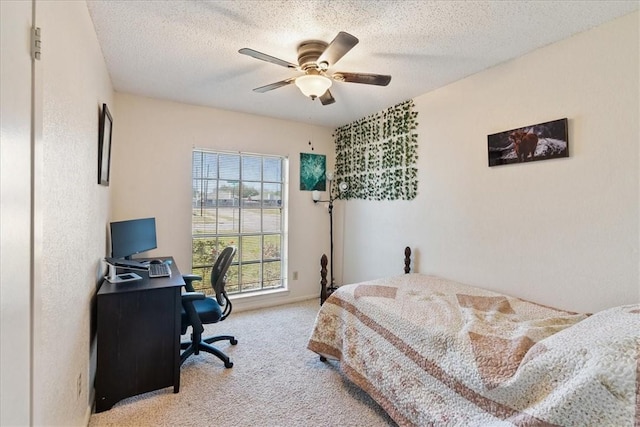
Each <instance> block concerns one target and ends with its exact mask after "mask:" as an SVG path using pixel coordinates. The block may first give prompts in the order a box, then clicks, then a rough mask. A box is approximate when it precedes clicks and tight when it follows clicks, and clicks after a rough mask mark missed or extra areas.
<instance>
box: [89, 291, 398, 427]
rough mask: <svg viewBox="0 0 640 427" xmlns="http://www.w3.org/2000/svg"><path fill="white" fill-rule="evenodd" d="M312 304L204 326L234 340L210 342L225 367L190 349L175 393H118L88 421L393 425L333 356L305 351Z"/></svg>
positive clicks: (314, 306) (111, 423) (250, 313)
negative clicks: (116, 399)
mask: <svg viewBox="0 0 640 427" xmlns="http://www.w3.org/2000/svg"><path fill="white" fill-rule="evenodd" d="M318 308H319V305H318V300H315V299H314V300H309V301H304V302H301V303H296V304H289V305H283V306H279V307H273V308H267V309H261V310H253V311H246V312H240V313H232V314H231V315H230V316H229V318H228V319H226V320H225V321H224V322H221V323H217V324H213V325H206V326H205V328H206V330H205V333H204V336H210V335H220V334H226V333H229V334H232V335H234V336H235V337H236V338H237V339H238V344H237V345H235V346H232V345H230V344H229V343H228V342H227V343H217V344H218V347H219V348H220V349H221V350H222V351H224V352H225V353H227V355H228V356H229V357H230V358H231V361H232V362H233V363H234V365H233V368H231V369H225V368H224V365H223V363H222V362H221V361H220V360H219V359H218V358H217V357H215V356H213V355H211V354H208V353H200V354H199V355H198V356H191V357H190V358H189V359H187V361H185V363H184V364H183V365H182V368H181V372H180V374H181V376H180V393H177V394H174V393H173V388H172V387H170V388H165V389H162V390H157V391H154V392H150V393H145V394H142V395H138V396H135V397H131V398H128V399H125V400H122V401H120V402H118V403H117V404H116V405H114V407H113V408H112V409H110V410H109V411H106V412H101V413H99V414H92V416H91V419H90V421H89V426H90V427H98V426H234V427H235V426H238V427H240V426H252V427H253V426H395V425H396V424H395V423H394V422H393V421H392V420H391V418H389V416H388V415H387V414H386V413H385V412H384V411H383V410H382V408H380V406H378V405H377V404H376V403H375V402H374V401H373V400H372V399H371V398H370V397H369V396H368V395H367V394H366V393H364V392H363V391H362V390H360V389H359V388H358V387H357V386H355V385H354V384H353V383H351V382H350V381H349V380H347V379H346V378H345V377H344V376H343V375H342V374H341V372H340V365H339V363H338V362H335V361H329V362H321V361H320V359H319V357H318V355H317V354H315V353H313V352H311V351H309V350H307V340H308V338H309V336H310V335H311V329H312V327H313V322H314V320H315V317H316V314H317V312H318Z"/></svg>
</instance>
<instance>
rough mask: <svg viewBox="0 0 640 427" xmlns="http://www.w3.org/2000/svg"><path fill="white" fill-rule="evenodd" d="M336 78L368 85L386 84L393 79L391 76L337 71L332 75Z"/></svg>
mask: <svg viewBox="0 0 640 427" xmlns="http://www.w3.org/2000/svg"><path fill="white" fill-rule="evenodd" d="M331 77H332V78H333V79H334V80H337V81H342V82H347V83H363V84H366V85H377V86H386V85H388V84H389V82H390V81H391V76H385V75H382V74H368V73H343V72H337V73H334V74H333V76H331Z"/></svg>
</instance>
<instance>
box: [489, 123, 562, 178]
mask: <svg viewBox="0 0 640 427" xmlns="http://www.w3.org/2000/svg"><path fill="white" fill-rule="evenodd" d="M487 140H488V141H487V147H488V155H489V166H497V165H507V164H510V163H524V162H533V161H538V160H548V159H555V158H558V157H569V134H568V129H567V119H566V118H564V119H558V120H553V121H550V122H544V123H538V124H535V125H529V126H524V127H521V128H517V129H511V130H507V131H503V132H499V133H494V134H493V135H489V136H488V137H487Z"/></svg>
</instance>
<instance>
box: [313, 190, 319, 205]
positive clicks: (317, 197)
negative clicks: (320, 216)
mask: <svg viewBox="0 0 640 427" xmlns="http://www.w3.org/2000/svg"><path fill="white" fill-rule="evenodd" d="M311 198H312V199H313V201H314V202H317V201H318V200H320V192H319V191H318V190H313V191H312V192H311Z"/></svg>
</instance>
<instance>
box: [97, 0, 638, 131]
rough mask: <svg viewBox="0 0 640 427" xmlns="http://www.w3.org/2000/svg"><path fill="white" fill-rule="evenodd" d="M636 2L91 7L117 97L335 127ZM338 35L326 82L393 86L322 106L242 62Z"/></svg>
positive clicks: (273, 71) (289, 54)
mask: <svg viewBox="0 0 640 427" xmlns="http://www.w3.org/2000/svg"><path fill="white" fill-rule="evenodd" d="M638 4H639V2H638V1H637V0H634V1H374V0H342V1H310V0H296V1H292V0H288V1H275V0H273V1H257V0H256V1H149V0H147V1H114V0H111V1H107V0H100V1H94V0H87V5H88V8H89V13H90V14H91V17H92V19H93V22H94V25H95V28H96V32H97V35H98V39H99V42H100V45H101V47H102V50H103V53H104V57H105V60H106V63H107V67H108V70H109V74H110V75H111V80H112V82H113V85H114V88H115V90H116V91H118V92H128V93H133V94H138V95H144V96H149V97H154V98H161V99H168V100H173V101H178V102H184V103H188V104H196V105H205V106H211V107H215V108H221V109H226V110H233V111H241V112H247V113H254V114H260V115H265V116H270V117H277V118H283V119H289V120H295V121H300V122H305V123H313V124H318V125H322V126H329V127H332V128H335V127H338V126H341V125H343V124H346V123H349V122H352V121H354V120H357V119H359V118H361V117H364V116H367V115H369V114H372V113H375V112H377V111H380V110H383V109H385V108H387V107H390V106H392V105H395V104H397V103H399V102H401V101H404V100H407V99H410V98H414V97H416V96H418V95H421V94H424V93H426V92H429V91H431V90H434V89H436V88H438V87H442V86H444V85H446V84H448V83H451V82H454V81H456V80H459V79H461V78H464V77H466V76H469V75H471V74H474V73H477V72H479V71H481V70H484V69H487V68H489V67H491V66H493V65H495V64H498V63H501V62H504V61H506V60H509V59H511V58H515V57H518V56H521V55H523V54H525V53H527V52H530V51H532V50H534V49H536V48H539V47H541V46H545V45H547V44H550V43H553V42H555V41H558V40H561V39H564V38H567V37H569V36H571V35H573V34H576V33H578V32H581V31H585V30H587V29H589V28H592V27H595V26H597V25H599V24H601V23H604V22H606V21H609V20H612V19H614V18H617V17H619V16H622V15H625V14H627V13H629V12H631V11H633V10H637V9H638ZM339 31H346V32H348V33H350V34H353V35H354V36H356V37H357V38H358V39H359V40H360V43H359V44H358V45H356V46H355V47H354V48H353V49H352V50H351V51H350V52H348V53H347V54H346V55H345V56H344V57H343V58H342V59H341V60H340V61H339V62H338V63H337V65H336V66H333V67H331V69H330V70H329V71H351V72H369V73H378V74H390V75H391V76H392V80H391V83H390V84H389V86H386V87H380V86H370V85H363V84H357V83H344V82H334V84H333V86H332V88H331V92H332V94H333V96H334V98H335V99H336V103H335V104H332V105H327V106H323V105H321V104H320V102H319V101H318V100H315V101H312V100H311V99H310V98H307V97H305V96H304V95H302V93H301V92H300V91H299V90H298V88H297V87H296V86H295V85H288V86H285V87H282V88H279V89H276V90H273V91H270V92H266V93H256V92H253V91H252V89H253V88H256V87H259V86H263V85H266V84H269V83H273V82H277V81H280V80H283V79H286V78H289V77H294V76H296V75H299V74H300V73H299V72H297V71H295V70H289V69H287V68H284V67H281V66H278V65H274V64H270V63H267V62H264V61H259V60H256V59H254V58H251V57H248V56H245V55H241V54H239V53H238V49H240V48H244V47H249V48H252V49H255V50H258V51H260V52H263V53H266V54H268V55H271V56H275V57H277V58H280V59H283V60H285V61H288V62H293V63H297V54H296V49H297V46H298V45H299V44H300V43H301V42H302V41H305V40H310V39H318V40H324V41H326V42H330V41H331V40H332V39H333V38H334V37H335V36H336V34H337V33H338V32H339Z"/></svg>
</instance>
